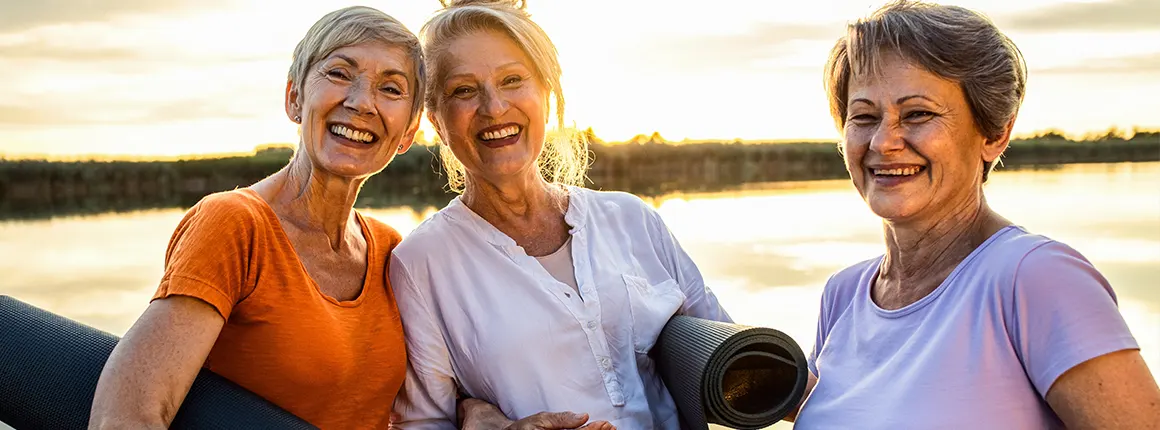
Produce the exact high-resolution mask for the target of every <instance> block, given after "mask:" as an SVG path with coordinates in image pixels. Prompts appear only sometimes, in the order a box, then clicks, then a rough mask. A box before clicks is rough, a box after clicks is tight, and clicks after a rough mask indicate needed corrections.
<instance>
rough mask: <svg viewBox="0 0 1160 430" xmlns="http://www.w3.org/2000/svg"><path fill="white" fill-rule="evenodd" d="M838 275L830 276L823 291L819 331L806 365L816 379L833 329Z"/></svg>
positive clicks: (819, 309) (820, 301) (820, 302)
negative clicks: (819, 361)
mask: <svg viewBox="0 0 1160 430" xmlns="http://www.w3.org/2000/svg"><path fill="white" fill-rule="evenodd" d="M837 277H838V274H834V275H830V279H827V280H826V286H825V287H824V288H823V289H822V297H821V299H820V300H819V304H818V330H817V335H816V336H814V346H813V348H811V349H810V353H809V354H807V356H806V365H807V367H809V370H810V373H812V374H813V375H814V377H815V378H816V377H818V364H817V361H818V355H821V353H822V346H824V345H825V344H826V338H827V337H828V336H829V335H830V328H831V327H833V322H832V321H833V320H834V319H835V318H836V316H835V315H834V312H835V310H834V301H835V300H834V296H835V295H836V294H838V290H839V288H838V285H835V283H834V280H835V279H836V278H837Z"/></svg>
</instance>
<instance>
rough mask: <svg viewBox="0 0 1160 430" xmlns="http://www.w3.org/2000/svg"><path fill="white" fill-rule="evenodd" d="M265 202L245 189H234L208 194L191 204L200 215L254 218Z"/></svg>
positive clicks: (262, 208)
mask: <svg viewBox="0 0 1160 430" xmlns="http://www.w3.org/2000/svg"><path fill="white" fill-rule="evenodd" d="M263 205H265V202H263V201H262V200H261V197H258V195H256V194H254V193H253V192H252V191H249V190H247V189H236V190H231V191H222V192H217V193H213V194H209V195H207V196H205V197H202V198H201V200H199V201H198V202H197V204H196V205H194V206H193V208H192V209H191V211H194V210H196V211H197V213H199V214H202V215H207V216H209V215H212V216H223V217H231V218H255V217H260V216H262V215H263V212H264V211H265V208H264V207H263Z"/></svg>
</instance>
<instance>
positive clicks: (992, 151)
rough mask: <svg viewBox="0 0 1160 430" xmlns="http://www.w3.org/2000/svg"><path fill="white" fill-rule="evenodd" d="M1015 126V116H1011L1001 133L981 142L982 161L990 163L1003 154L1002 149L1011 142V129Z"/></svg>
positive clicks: (1005, 148)
mask: <svg viewBox="0 0 1160 430" xmlns="http://www.w3.org/2000/svg"><path fill="white" fill-rule="evenodd" d="M1013 128H1015V118H1011V122H1008V123H1007V126H1006V127H1004V128H1003V134H1002V135H1001V136H999V137H998V138H996V139H987V141H986V142H985V143H983V161H985V162H988V163H991V162H994V161H995V160H997V159H998V158H999V156H1000V155H1003V151H1006V150H1007V145H1009V144H1010V143H1011V130H1012V129H1013Z"/></svg>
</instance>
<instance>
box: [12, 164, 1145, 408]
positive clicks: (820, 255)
mask: <svg viewBox="0 0 1160 430" xmlns="http://www.w3.org/2000/svg"><path fill="white" fill-rule="evenodd" d="M986 193H987V198H988V200H989V201H990V203H991V205H992V206H993V207H994V208H995V209H996V210H998V211H999V213H1001V214H1003V215H1004V216H1006V217H1007V218H1008V219H1011V220H1012V221H1014V222H1016V223H1018V224H1020V225H1022V226H1024V227H1025V228H1027V229H1029V230H1030V231H1032V232H1035V233H1040V234H1044V235H1047V236H1049V237H1052V238H1054V239H1057V240H1060V241H1063V242H1065V243H1067V244H1069V245H1071V246H1072V247H1074V248H1076V249H1078V250H1079V251H1080V252H1081V253H1083V254H1084V255H1085V256H1087V257H1088V259H1090V260H1091V261H1092V262H1093V263H1094V264H1095V265H1096V267H1097V268H1098V269H1100V270H1101V271H1102V272H1103V273H1104V275H1105V276H1107V278H1108V279H1109V280H1110V281H1111V283H1112V286H1113V287H1114V288H1115V290H1116V294H1117V295H1118V296H1119V304H1120V311H1121V312H1122V313H1123V315H1124V318H1125V319H1127V321H1128V325H1129V326H1130V327H1131V330H1132V332H1133V334H1134V335H1135V336H1136V339H1137V340H1138V341H1139V343H1140V346H1141V347H1142V351H1143V355H1144V357H1145V359H1146V361H1147V363H1148V365H1149V366H1150V367H1151V368H1152V369H1153V374H1160V163H1134V164H1129V163H1125V164H1089V165H1070V166H1062V167H1060V168H1058V169H1052V170H1037V171H1029V170H1025V171H1015V172H999V173H996V174H995V175H994V176H993V177H992V179H991V181H990V184H988V185H987V189H986ZM648 201H649V202H650V203H652V204H653V205H654V206H655V207H656V208H657V209H658V210H659V211H660V213H661V214H662V216H663V217H664V220H665V222H666V223H667V224H668V225H669V227H670V228H671V229H672V230H673V232H674V233H675V235H676V236H677V238H678V240H680V242H681V244H682V245H683V246H684V247H685V248H686V249H687V250H688V252H689V254H690V255H691V256H692V257H693V259H694V260H695V261H696V262H697V264H698V265H699V267H700V268H701V271H702V272H703V274H704V276H705V279H706V281H707V282H708V283H709V284H710V286H711V287H712V288H713V289H714V291H715V292H716V293H717V295H718V296H719V298H720V300H721V302H722V303H723V304H724V306H725V307H726V308H727V309H728V310H729V312H730V313H731V314H732V316H733V317H734V319H735V320H736V321H738V322H740V323H744V324H749V325H761V326H768V327H774V328H777V329H779V330H781V331H784V332H786V333H788V334H789V335H791V336H793V337H794V338H795V339H796V340H797V341H798V343H799V344H800V345H801V347H802V349H803V350H806V351H808V350H809V348H810V347H811V346H812V344H813V339H814V332H815V329H816V328H815V324H816V321H817V315H818V301H819V298H820V296H821V288H822V286H823V285H824V283H825V281H826V279H827V278H828V277H829V275H830V274H831V273H833V272H834V271H836V270H838V269H841V268H843V267H845V266H847V265H850V264H853V263H855V262H858V261H861V260H863V259H866V258H870V257H873V256H875V255H878V254H880V253H882V252H883V244H882V239H881V226H880V223H879V221H878V219H877V218H876V217H875V216H874V215H873V214H872V213H871V212H870V211H869V209H867V207H866V205H865V204H864V203H863V202H862V200H861V198H860V197H859V196H858V195H857V194H856V193H855V191H854V189H853V187H852V186H851V185H850V184H849V182H848V181H841V180H840V181H810V182H794V183H774V184H754V185H751V186H748V187H744V188H741V189H738V190H734V191H729V192H715V193H704V194H671V195H666V196H662V197H658V198H650V199H648ZM435 210H436V208H428V209H426V210H424V211H422V212H416V211H415V210H413V209H411V208H381V209H370V210H366V211H365V213H367V214H369V215H371V216H374V217H376V218H379V219H381V220H383V221H385V222H387V223H389V224H390V225H392V226H394V227H395V228H397V229H398V230H399V231H400V232H401V233H403V234H404V235H406V234H407V233H408V232H410V231H411V230H412V229H414V228H415V226H416V225H418V224H419V222H420V221H422V220H423V219H424V218H426V217H427V216H429V215H430V214H431V213H433V212H434V211H435ZM182 213H183V210H182V209H176V208H175V209H165V210H153V211H143V212H134V213H118V214H107V215H99V216H88V217H78V218H57V219H51V220H40V221H10V222H0V273H3V274H4V276H3V277H0V294H5V295H10V296H13V297H16V298H17V299H20V300H23V301H26V302H29V303H32V304H34V305H36V306H39V307H42V308H45V309H48V310H50V311H53V312H56V313H59V314H62V315H64V316H67V317H69V318H72V319H75V320H78V321H81V322H84V323H86V324H90V325H93V326H95V327H97V328H100V329H102V330H105V331H108V332H111V333H114V334H117V335H121V334H123V333H124V332H125V331H126V330H127V329H128V328H129V327H130V325H132V323H133V321H134V320H135V319H136V318H137V316H138V315H139V314H140V313H141V312H142V311H143V310H144V309H145V306H146V305H147V304H148V300H149V297H150V296H151V294H152V293H153V291H154V289H155V288H156V285H157V281H158V280H159V279H160V277H161V272H162V263H163V258H164V253H165V247H166V243H167V241H168V239H169V237H170V234H171V233H172V232H173V229H174V227H175V226H176V225H177V222H178V221H179V220H180V218H181V216H182ZM783 427H788V426H781V425H779V426H777V428H783Z"/></svg>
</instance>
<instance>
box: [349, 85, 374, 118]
mask: <svg viewBox="0 0 1160 430" xmlns="http://www.w3.org/2000/svg"><path fill="white" fill-rule="evenodd" d="M373 87H374V86H373V85H370V84H369V83H368V82H367V81H366V80H363V79H358V80H356V81H355V82H354V84H353V85H351V86H350V87H348V88H349V89H348V90H347V92H346V100H343V102H342V105H343V107H345V108H347V109H349V110H350V111H351V112H354V113H355V114H356V115H358V116H364V115H370V114H373V113H374V112H375V92H374V88H373Z"/></svg>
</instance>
